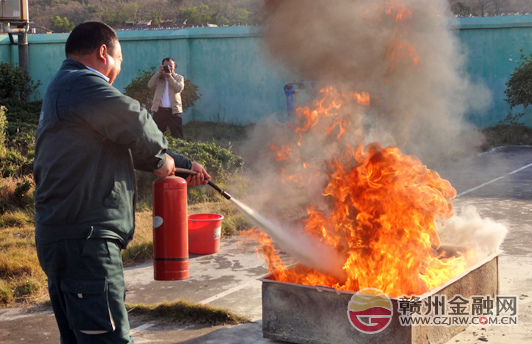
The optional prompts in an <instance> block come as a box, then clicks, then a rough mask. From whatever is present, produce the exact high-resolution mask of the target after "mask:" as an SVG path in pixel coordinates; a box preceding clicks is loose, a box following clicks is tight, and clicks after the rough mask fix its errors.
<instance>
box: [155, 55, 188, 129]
mask: <svg viewBox="0 0 532 344" xmlns="http://www.w3.org/2000/svg"><path fill="white" fill-rule="evenodd" d="M174 69H175V61H174V59H172V58H171V57H166V58H164V59H163V61H162V65H160V66H159V68H158V69H157V72H156V73H155V74H154V75H153V76H152V77H151V79H150V81H149V82H148V87H149V88H155V95H154V96H153V104H152V107H151V111H154V113H153V119H154V120H155V123H157V126H158V127H159V130H160V131H162V132H163V133H164V132H165V131H166V128H167V127H168V128H170V133H171V135H172V136H173V137H175V138H180V139H182V138H183V119H182V117H181V113H182V112H183V107H182V106H181V91H183V88H184V87H185V79H184V78H183V76H182V75H179V74H176V73H174Z"/></svg>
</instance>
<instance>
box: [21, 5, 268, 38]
mask: <svg viewBox="0 0 532 344" xmlns="http://www.w3.org/2000/svg"><path fill="white" fill-rule="evenodd" d="M261 6H262V0H223V1H216V0H136V1H119V0H29V9H30V20H31V21H33V22H34V23H35V25H36V26H37V27H40V28H43V29H48V30H51V31H53V32H68V31H70V30H71V29H72V27H73V26H75V25H77V24H80V23H82V22H85V21H89V20H97V21H103V22H105V23H107V24H109V25H111V26H123V25H125V24H126V22H129V23H131V22H133V23H138V22H140V21H148V22H150V23H151V25H152V26H159V25H161V24H164V23H172V22H175V21H176V20H177V19H187V22H186V23H187V24H188V25H205V24H215V25H219V26H221V25H256V24H260V22H261V21H262V15H261Z"/></svg>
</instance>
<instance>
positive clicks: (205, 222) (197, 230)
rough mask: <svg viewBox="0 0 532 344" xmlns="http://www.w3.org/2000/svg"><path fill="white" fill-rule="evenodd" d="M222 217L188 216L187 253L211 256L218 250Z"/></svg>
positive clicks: (216, 215)
mask: <svg viewBox="0 0 532 344" xmlns="http://www.w3.org/2000/svg"><path fill="white" fill-rule="evenodd" d="M223 219H224V217H223V215H218V214H193V215H189V216H188V251H189V252H190V253H194V254H211V253H216V252H218V250H219V249H220V236H221V235H222V220H223Z"/></svg>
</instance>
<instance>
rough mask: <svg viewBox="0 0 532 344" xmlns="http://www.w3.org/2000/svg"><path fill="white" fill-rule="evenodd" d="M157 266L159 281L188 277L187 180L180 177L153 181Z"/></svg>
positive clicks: (154, 250) (154, 243) (157, 278)
mask: <svg viewBox="0 0 532 344" xmlns="http://www.w3.org/2000/svg"><path fill="white" fill-rule="evenodd" d="M153 268H154V278H155V280H160V281H174V280H183V279H188V220H187V183H186V181H185V180H184V179H183V178H180V177H176V176H169V177H166V178H157V179H156V180H155V181H154V182H153Z"/></svg>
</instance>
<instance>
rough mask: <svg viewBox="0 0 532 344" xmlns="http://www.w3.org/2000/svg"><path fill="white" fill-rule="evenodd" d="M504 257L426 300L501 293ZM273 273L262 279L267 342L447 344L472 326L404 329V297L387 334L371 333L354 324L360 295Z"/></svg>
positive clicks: (483, 264) (438, 289)
mask: <svg viewBox="0 0 532 344" xmlns="http://www.w3.org/2000/svg"><path fill="white" fill-rule="evenodd" d="M499 254H500V252H497V253H495V254H493V255H491V256H489V257H487V258H486V259H485V260H484V261H482V262H480V263H478V264H476V265H475V266H473V267H471V268H469V269H468V270H466V271H464V272H463V273H461V274H459V275H457V276H455V277H454V278H452V279H450V280H448V281H447V282H446V283H444V284H442V285H440V286H439V287H436V288H434V289H432V290H429V291H428V292H426V293H425V294H423V295H421V296H420V298H421V301H424V300H427V299H428V298H429V297H433V296H435V295H438V296H439V295H445V296H446V298H447V300H450V299H451V298H453V297H454V296H455V295H458V294H459V295H461V296H462V297H464V298H470V297H471V296H475V295H477V296H478V295H482V296H485V295H490V296H491V297H493V298H495V296H496V295H497V294H498V292H499V271H498V266H499ZM271 278H272V276H271V274H269V275H267V276H265V277H263V278H261V279H260V280H261V281H262V282H263V283H262V333H263V336H264V338H269V339H274V340H279V341H284V342H289V343H298V344H330V343H342V344H344V343H348V344H349V343H368V344H386V343H390V344H391V343H393V344H398V343H405V344H421V343H431V344H434V343H446V342H447V341H449V339H451V338H452V337H453V336H455V335H456V334H458V333H459V332H461V331H462V330H463V329H465V328H466V327H467V325H461V326H458V325H455V326H422V325H416V326H402V325H401V324H400V322H399V315H400V314H399V312H398V309H399V308H398V304H399V299H398V298H390V300H391V302H392V305H393V316H392V320H391V322H390V323H389V325H388V326H387V327H386V328H385V329H384V330H382V332H379V333H374V334H366V333H362V332H360V331H358V330H357V329H355V328H354V327H353V325H352V324H351V323H350V321H349V318H348V316H347V309H348V308H347V307H348V304H349V301H350V300H351V297H352V296H353V295H354V294H355V292H347V291H342V290H336V289H334V288H330V287H320V286H315V287H311V286H306V285H301V284H294V283H286V282H279V281H275V280H272V279H271Z"/></svg>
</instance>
